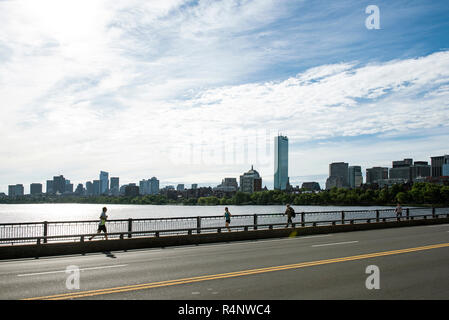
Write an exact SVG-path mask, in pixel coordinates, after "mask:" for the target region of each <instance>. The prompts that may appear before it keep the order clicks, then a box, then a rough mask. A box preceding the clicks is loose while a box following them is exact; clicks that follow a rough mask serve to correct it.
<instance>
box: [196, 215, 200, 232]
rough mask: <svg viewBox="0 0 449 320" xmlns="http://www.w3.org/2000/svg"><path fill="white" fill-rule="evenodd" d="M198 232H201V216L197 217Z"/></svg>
mask: <svg viewBox="0 0 449 320" xmlns="http://www.w3.org/2000/svg"><path fill="white" fill-rule="evenodd" d="M196 233H201V217H196Z"/></svg>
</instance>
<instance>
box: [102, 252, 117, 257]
mask: <svg viewBox="0 0 449 320" xmlns="http://www.w3.org/2000/svg"><path fill="white" fill-rule="evenodd" d="M103 253H104V254H105V255H106V257H108V258H112V259H115V258H117V257H116V256H115V255H114V254H113V253H111V251H103Z"/></svg>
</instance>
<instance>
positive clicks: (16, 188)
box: [8, 184, 24, 197]
mask: <svg viewBox="0 0 449 320" xmlns="http://www.w3.org/2000/svg"><path fill="white" fill-rule="evenodd" d="M23 195H24V188H23V184H16V185H9V186H8V197H20V196H23Z"/></svg>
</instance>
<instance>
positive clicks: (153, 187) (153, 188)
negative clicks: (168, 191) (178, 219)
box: [149, 177, 159, 194]
mask: <svg viewBox="0 0 449 320" xmlns="http://www.w3.org/2000/svg"><path fill="white" fill-rule="evenodd" d="M149 181H150V194H158V193H159V180H158V179H157V178H156V177H152V178H151V179H150V180H149Z"/></svg>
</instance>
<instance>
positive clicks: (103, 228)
mask: <svg viewBox="0 0 449 320" xmlns="http://www.w3.org/2000/svg"><path fill="white" fill-rule="evenodd" d="M106 211H108V209H107V208H106V207H103V211H102V212H101V215H100V222H99V223H98V230H97V234H99V233H100V232H101V231H104V236H105V238H106V240H108V234H107V231H106V219H107V218H108V216H107V215H106ZM95 236H96V235H93V236H92V237H90V238H89V240H92V239H93V238H94V237H95Z"/></svg>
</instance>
